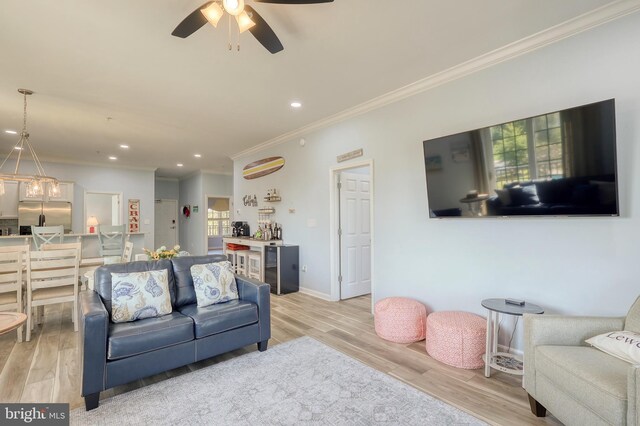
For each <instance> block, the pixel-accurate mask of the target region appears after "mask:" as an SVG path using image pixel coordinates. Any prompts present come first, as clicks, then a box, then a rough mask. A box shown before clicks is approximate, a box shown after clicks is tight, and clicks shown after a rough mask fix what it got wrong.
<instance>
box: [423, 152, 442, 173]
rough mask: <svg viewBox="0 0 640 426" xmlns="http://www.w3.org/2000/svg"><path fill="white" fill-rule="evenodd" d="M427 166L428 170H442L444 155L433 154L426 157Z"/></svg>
mask: <svg viewBox="0 0 640 426" xmlns="http://www.w3.org/2000/svg"><path fill="white" fill-rule="evenodd" d="M425 166H426V169H427V171H428V172H434V171H438V170H442V156H441V155H432V156H430V157H427V158H426V159H425Z"/></svg>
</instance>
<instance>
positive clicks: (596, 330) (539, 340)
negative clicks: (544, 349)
mask: <svg viewBox="0 0 640 426" xmlns="http://www.w3.org/2000/svg"><path fill="white" fill-rule="evenodd" d="M623 327H624V317H577V316H576V317H574V316H565V315H532V314H525V315H524V340H525V352H527V349H530V348H532V347H535V346H541V345H562V346H584V344H585V343H584V341H585V340H587V339H588V338H590V337H593V336H597V335H598V334H602V333H606V332H608V331H619V330H622V328H623Z"/></svg>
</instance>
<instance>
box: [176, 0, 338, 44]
mask: <svg viewBox="0 0 640 426" xmlns="http://www.w3.org/2000/svg"><path fill="white" fill-rule="evenodd" d="M254 1H255V2H256V3H275V4H315V3H331V2H333V0H254ZM225 12H226V13H228V14H229V19H231V16H233V17H234V18H235V19H236V22H237V23H238V29H239V31H240V33H243V32H245V31H247V30H249V32H251V34H253V36H254V37H255V38H256V39H257V40H258V41H259V42H260V43H261V44H262V45H263V46H264V47H265V48H266V49H267V50H268V51H269V52H271V53H278V52H280V51H281V50H283V49H284V47H283V46H282V43H281V42H280V40H279V39H278V36H276V33H274V32H273V30H272V29H271V27H270V26H269V24H267V23H266V22H265V20H264V19H262V16H260V15H259V14H258V12H256V11H255V9H254V8H253V7H251V6H249V5H245V4H244V0H215V1H209V2H206V3H205V4H203V5H202V6H200V7H199V8H197V9H196V10H194V11H193V12H192V13H191V14H189V16H187V17H186V18H184V19H183V20H182V22H180V23H179V24H178V26H177V27H176V28H175V29H174V30H173V32H172V33H171V35H173V36H176V37H180V38H187V37H189V36H190V35H191V34H193V33H195V32H196V31H198V30H199V29H200V28H202V27H203V26H204V25H205V24H206V23H207V22H209V23H210V24H211V25H213V26H214V27H217V26H218V22H219V21H220V19H221V18H222V17H223V16H224V13H225ZM238 49H240V45H238ZM229 50H231V43H229Z"/></svg>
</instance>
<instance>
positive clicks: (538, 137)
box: [490, 112, 564, 188]
mask: <svg viewBox="0 0 640 426" xmlns="http://www.w3.org/2000/svg"><path fill="white" fill-rule="evenodd" d="M490 134H491V147H492V153H493V169H494V175H495V182H496V188H503V187H504V185H505V184H508V183H512V182H523V181H528V180H531V179H553V178H558V177H562V176H563V175H564V170H563V161H562V151H563V147H562V145H563V137H562V127H561V124H560V113H559V112H556V113H553V114H546V115H540V116H538V117H534V118H531V119H527V120H519V121H513V122H511V123H505V124H501V125H499V126H493V127H491V128H490Z"/></svg>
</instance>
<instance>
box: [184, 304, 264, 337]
mask: <svg viewBox="0 0 640 426" xmlns="http://www.w3.org/2000/svg"><path fill="white" fill-rule="evenodd" d="M180 313H182V314H183V315H186V316H188V317H190V318H192V319H193V322H194V323H195V335H196V339H200V338H202V337H207V336H211V335H214V334H218V333H222V332H225V331H229V330H233V329H236V328H240V327H244V326H246V325H250V324H255V323H257V322H258V305H256V304H255V303H251V302H246V301H244V300H232V301H230V302H226V303H218V304H215V305H209V306H204V307H201V308H200V307H198V306H196V305H195V304H194V305H189V306H184V307H182V308H181V309H180Z"/></svg>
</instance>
